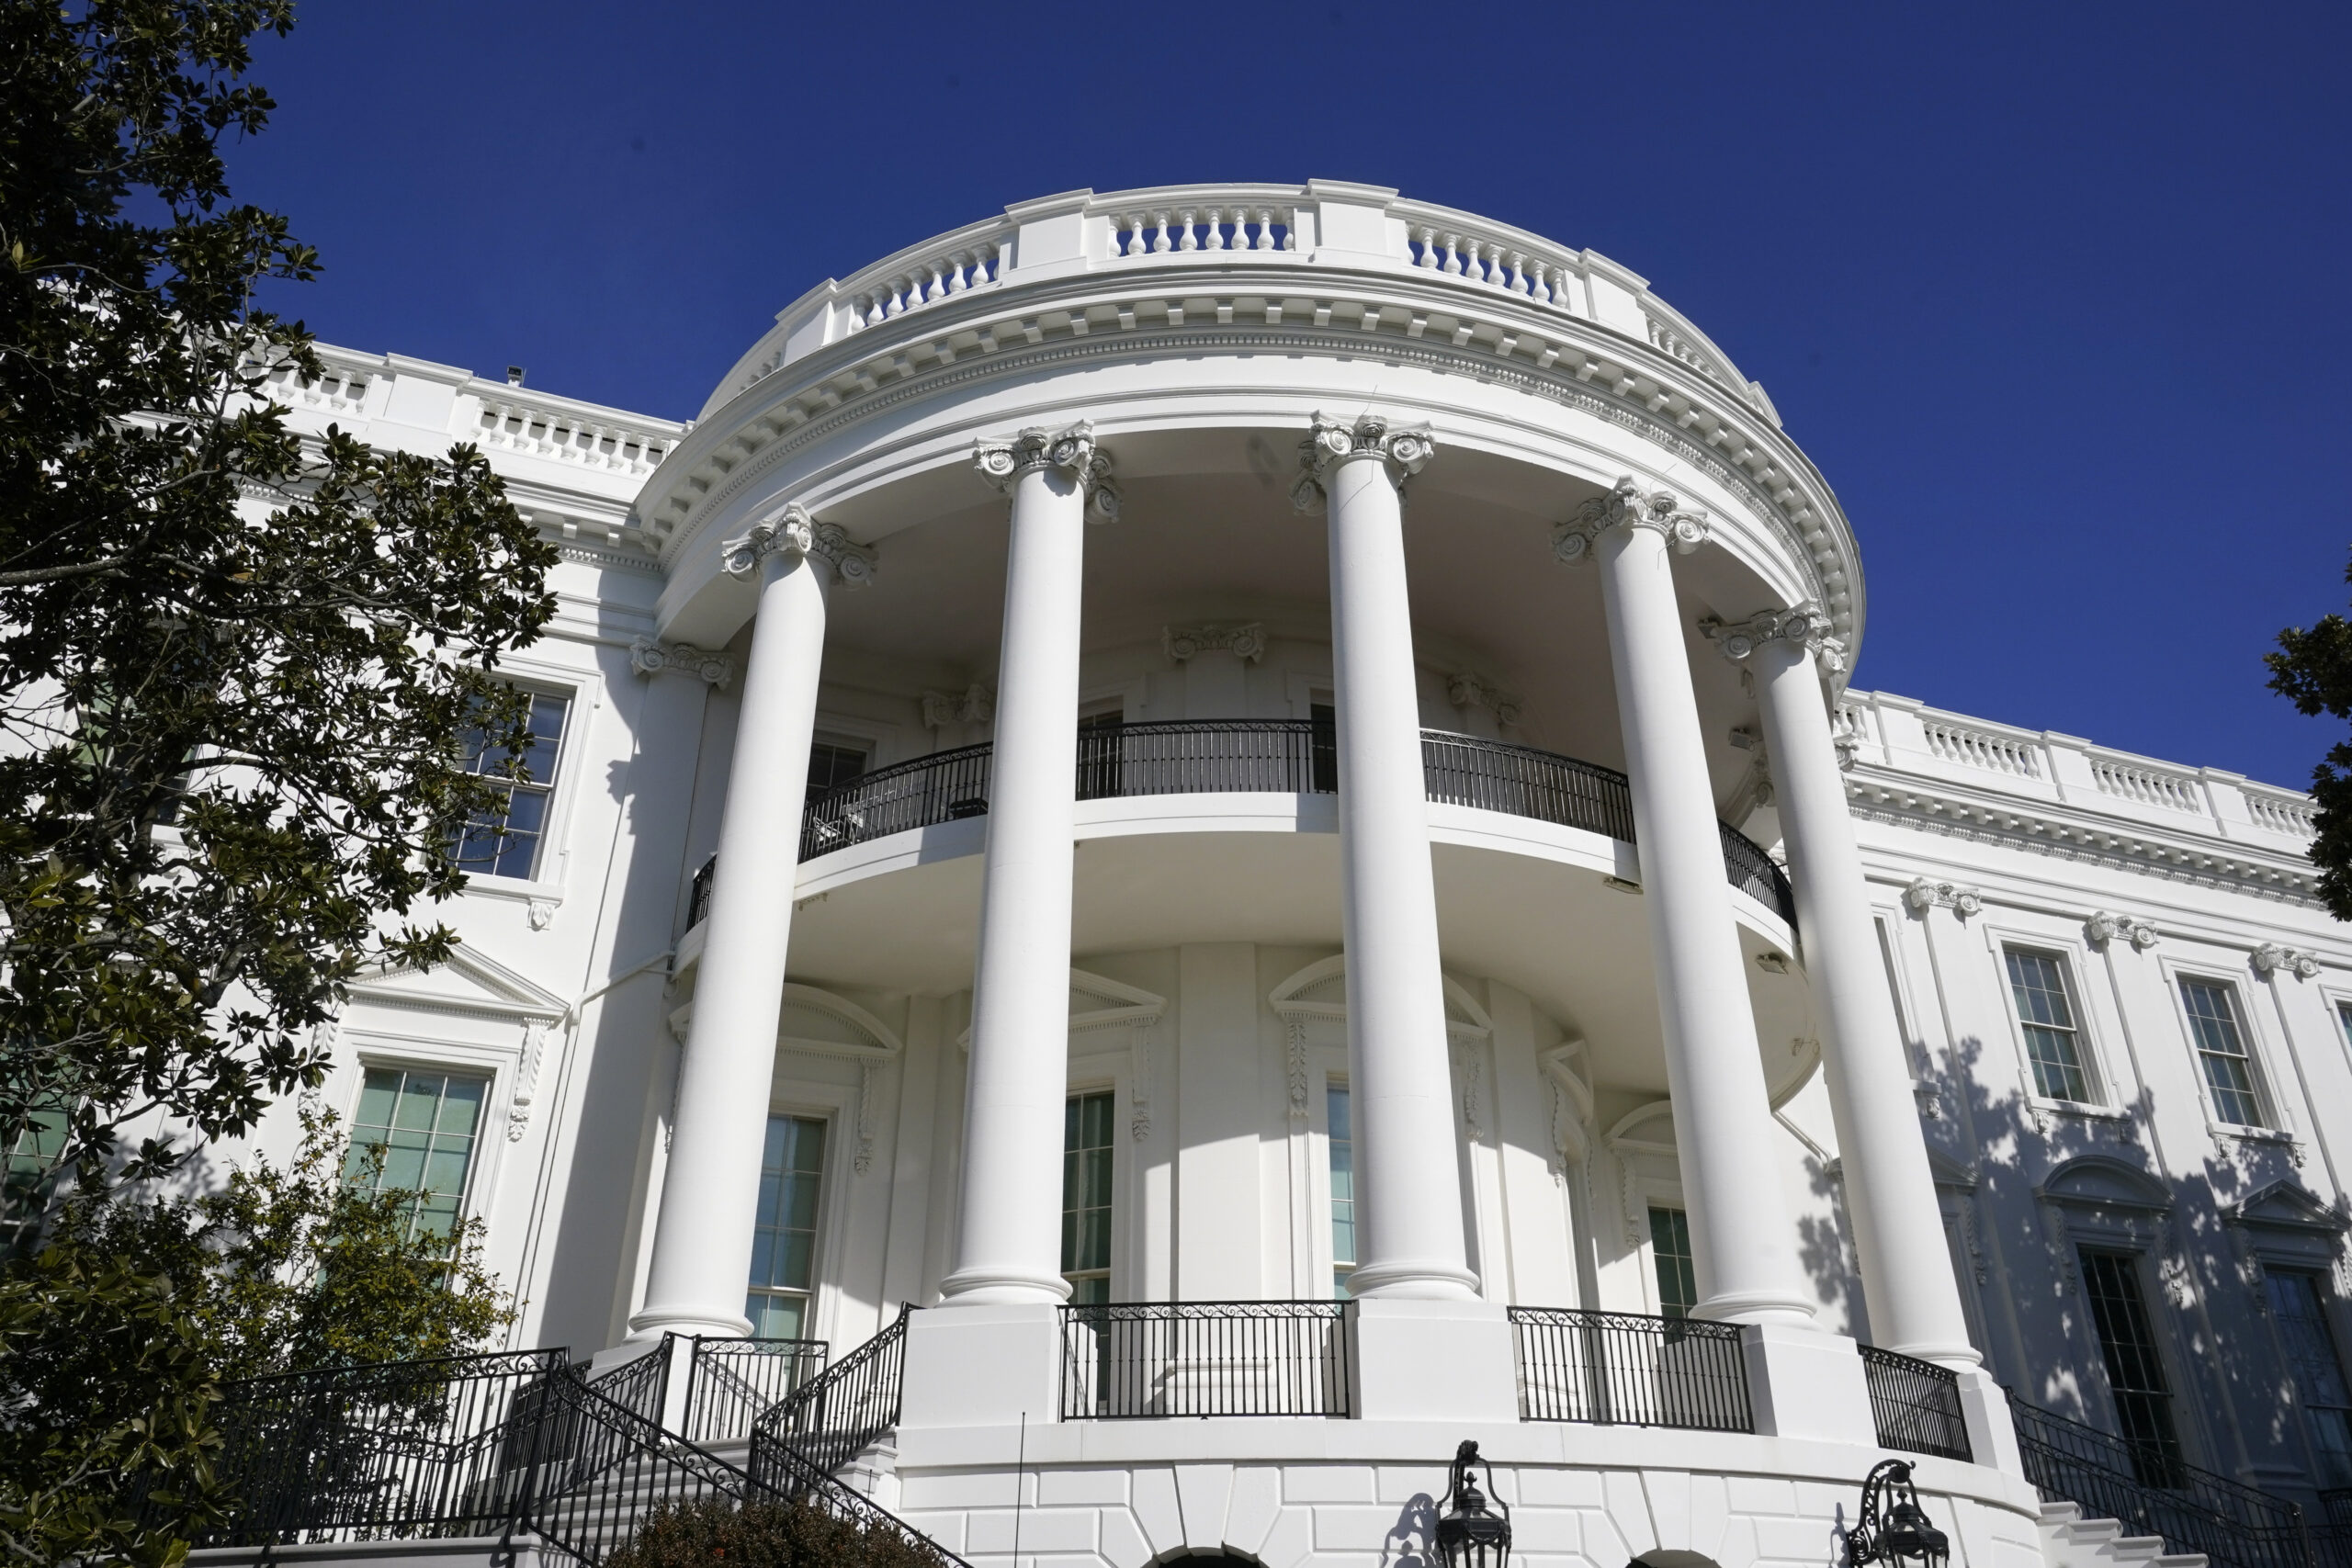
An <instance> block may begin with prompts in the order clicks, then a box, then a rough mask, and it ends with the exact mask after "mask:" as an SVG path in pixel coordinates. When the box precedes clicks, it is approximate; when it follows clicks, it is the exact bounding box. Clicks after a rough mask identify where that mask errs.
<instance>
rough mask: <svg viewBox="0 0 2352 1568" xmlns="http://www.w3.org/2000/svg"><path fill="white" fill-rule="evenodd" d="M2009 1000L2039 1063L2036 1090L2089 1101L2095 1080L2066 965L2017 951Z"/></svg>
mask: <svg viewBox="0 0 2352 1568" xmlns="http://www.w3.org/2000/svg"><path fill="white" fill-rule="evenodd" d="M2004 952H2005V954H2006V956H2007V959H2008V961H2009V995H2010V996H2011V997H2013V998H2016V1000H2017V1005H2018V1027H2019V1028H2021V1029H2023V1030H2024V1031H2025V1054H2026V1055H2027V1057H2028V1058H2029V1059H2030V1061H2031V1062H2032V1063H2033V1087H2034V1089H2035V1090H2036V1091H2037V1092H2038V1093H2040V1094H2041V1096H2042V1098H2043V1099H2045V1100H2089V1099H2090V1097H2091V1088H2090V1079H2089V1077H2088V1076H2087V1075H2086V1074H2085V1073H2084V1071H2083V1047H2082V1038H2081V1030H2080V1028H2079V1026H2078V1025H2077V1024H2076V1023H2075V1003H2074V998H2072V997H2071V996H2069V995H2068V993H2067V987H2066V964H2065V960H2064V959H2062V958H2060V957H2059V956H2058V955H2057V954H2056V953H2035V952H2032V951H2030V949H2026V948H2021V947H2012V948H2007V949H2005V950H2004Z"/></svg>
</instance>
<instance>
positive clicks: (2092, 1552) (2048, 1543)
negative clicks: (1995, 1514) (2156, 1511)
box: [2037, 1503, 2207, 1568]
mask: <svg viewBox="0 0 2352 1568" xmlns="http://www.w3.org/2000/svg"><path fill="white" fill-rule="evenodd" d="M2037 1524H2038V1527H2039V1528H2040V1529H2041V1560H2042V1561H2043V1562H2046V1563H2048V1564H2049V1565H2050V1568H2206V1562H2207V1559H2206V1556H2205V1554H2204V1553H2203V1552H2201V1551H2165V1538H2164V1537H2162V1536H2160V1535H2126V1534H2124V1533H2123V1526H2122V1525H2121V1524H2120V1523H2118V1522H2117V1521H2116V1520H2114V1519H2086V1518H2085V1517H2083V1510H2082V1508H2081V1506H2079V1505H2076V1504H2074V1503H2044V1504H2043V1505H2041V1518H2040V1520H2038V1521H2037Z"/></svg>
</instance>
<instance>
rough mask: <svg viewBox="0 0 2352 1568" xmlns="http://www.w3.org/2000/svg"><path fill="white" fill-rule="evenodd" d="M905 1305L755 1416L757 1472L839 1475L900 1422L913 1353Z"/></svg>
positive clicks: (772, 1477)
mask: <svg viewBox="0 0 2352 1568" xmlns="http://www.w3.org/2000/svg"><path fill="white" fill-rule="evenodd" d="M917 1310H918V1309H916V1308H915V1307H912V1306H908V1305H901V1306H900V1307H899V1315H898V1317H897V1318H896V1319H895V1320H893V1321H892V1323H891V1324H890V1325H889V1326H888V1328H885V1329H884V1330H882V1332H881V1333H879V1334H876V1336H875V1337H873V1338H871V1339H869V1340H867V1341H866V1342H865V1344H863V1345H860V1346H859V1347H858V1348H856V1349H854V1350H852V1351H851V1352H850V1353H849V1354H848V1355H846V1356H843V1357H842V1359H840V1360H838V1361H836V1362H834V1363H833V1364H832V1365H831V1367H829V1368H827V1369H826V1370H825V1371H822V1372H820V1373H819V1374H818V1375H817V1376H815V1377H812V1378H810V1379H809V1381H808V1382H804V1383H802V1384H801V1385H800V1386H799V1387H798V1388H796V1389H794V1390H793V1391H792V1392H791V1393H788V1394H786V1396H785V1397H784V1398H783V1399H782V1400H780V1401H778V1402H777V1403H776V1404H773V1405H771V1406H769V1407H768V1408H767V1409H766V1410H764V1411H763V1412H762V1413H761V1414H760V1416H759V1418H758V1419H757V1420H755V1421H753V1422H752V1456H751V1463H752V1474H753V1475H754V1476H756V1477H758V1478H759V1479H760V1480H761V1481H762V1482H763V1483H766V1484H768V1485H771V1486H779V1487H783V1486H789V1485H793V1484H796V1483H794V1481H793V1477H794V1476H796V1475H797V1474H799V1473H801V1472H803V1471H806V1472H810V1473H814V1474H818V1475H823V1476H827V1477H831V1475H833V1474H834V1473H835V1472H838V1471H840V1470H841V1469H842V1466H844V1465H846V1464H848V1463H849V1462H850V1461H852V1460H854V1459H855V1458H856V1457H857V1456H858V1454H859V1452H860V1451H861V1450H864V1449H865V1446H866V1445H867V1444H868V1443H871V1442H873V1441H874V1440H875V1439H876V1438H879V1437H881V1436H882V1434H884V1433H885V1432H888V1430H889V1429H890V1428H891V1427H896V1426H897V1425H898V1424H899V1394H900V1393H901V1391H902V1388H903V1385H904V1382H905V1373H906V1360H907V1319H908V1318H909V1317H910V1316H911V1315H913V1314H914V1313H915V1312H916V1311H917Z"/></svg>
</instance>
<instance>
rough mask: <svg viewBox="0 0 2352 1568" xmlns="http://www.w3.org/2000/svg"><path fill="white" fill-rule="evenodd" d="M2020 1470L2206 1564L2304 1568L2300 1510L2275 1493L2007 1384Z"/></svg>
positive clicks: (2052, 1495)
mask: <svg viewBox="0 0 2352 1568" xmlns="http://www.w3.org/2000/svg"><path fill="white" fill-rule="evenodd" d="M2009 1415H2010V1416H2011V1418H2012V1420H2013V1421H2014V1422H2015V1423H2016V1426H2017V1434H2018V1453H2019V1455H2020V1456H2021V1457H2022V1458H2023V1459H2024V1461H2025V1473H2026V1479H2027V1480H2029V1481H2030V1482H2032V1483H2033V1484H2034V1486H2035V1488H2036V1489H2037V1490H2038V1491H2040V1492H2041V1495H2043V1496H2044V1497H2046V1498H2049V1499H2052V1501H2061V1500H2063V1501H2065V1502H2071V1503H2074V1504H2076V1505H2078V1506H2080V1507H2081V1508H2082V1510H2083V1512H2084V1514H2085V1515H2086V1516H2087V1517H2098V1518H2112V1519H2115V1520H2117V1521H2119V1522H2120V1523H2121V1524H2122V1525H2123V1526H2124V1527H2125V1528H2126V1529H2129V1530H2131V1531H2132V1532H2133V1533H2134V1534H2138V1535H2155V1536H2162V1537H2163V1538H2164V1539H2165V1545H2166V1546H2167V1547H2168V1548H2169V1549H2170V1550H2172V1551H2201V1552H2203V1553H2204V1554H2205V1555H2206V1557H2207V1558H2208V1559H2210V1560H2211V1562H2212V1563H2213V1564H2214V1568H2312V1565H2313V1564H2314V1563H2315V1562H2316V1559H2315V1558H2314V1556H2313V1554H2312V1539H2311V1534H2310V1531H2309V1529H2308V1528H2307V1527H2306V1526H2305V1524H2304V1520H2303V1511H2302V1510H2301V1508H2299V1507H2297V1506H2295V1505H2294V1504H2292V1503H2290V1502H2289V1501H2287V1500H2286V1499H2285V1498H2283V1497H2278V1496H2273V1495H2271V1494H2269V1493H2267V1492H2264V1491H2262V1490H2260V1489H2259V1488H2256V1487H2253V1486H2248V1485H2245V1483H2242V1482H2236V1481H2233V1480H2231V1479H2230V1478H2229V1477H2228V1476H2226V1475H2217V1474H2215V1473H2214V1472H2211V1471H2210V1470H2199V1469H2198V1468H2197V1467H2196V1466H2195V1465H2193V1464H2188V1463H2184V1462H2183V1461H2181V1460H2180V1459H2179V1458H2178V1456H2177V1455H2176V1454H2173V1453H2171V1452H2168V1451H2164V1452H2160V1451H2157V1450H2154V1449H2153V1448H2151V1447H2150V1446H2149V1445H2146V1444H2142V1443H2133V1442H2131V1441H2128V1440H2127V1439H2125V1438H2118V1437H2116V1436H2114V1435H2112V1434H2111V1433H2108V1432H2102V1431H2100V1430H2099V1429H2098V1427H2091V1426H2086V1425H2085V1424H2084V1423H2083V1422H2080V1421H2076V1420H2074V1419H2072V1418H2070V1417H2068V1416H2061V1415H2059V1414H2058V1413H2057V1412H2056V1411H2054V1410H2045V1409H2043V1408H2042V1407H2041V1406H2040V1405H2038V1404H2028V1403H2027V1402H2026V1401H2025V1400H2022V1399H2019V1398H2018V1395H2017V1393H2016V1391H2015V1390H2010V1391H2009Z"/></svg>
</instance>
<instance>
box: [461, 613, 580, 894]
mask: <svg viewBox="0 0 2352 1568" xmlns="http://www.w3.org/2000/svg"><path fill="white" fill-rule="evenodd" d="M499 680H500V681H501V682H503V683H504V684H506V685H509V686H513V687H515V688H516V689H517V690H519V691H525V692H529V693H531V694H533V695H535V696H542V697H561V698H563V699H564V701H565V704H566V706H565V709H564V716H563V737H562V739H560V740H559V741H557V743H556V750H555V785H554V787H553V788H551V789H550V790H548V822H547V827H546V828H545V829H542V830H541V832H540V834H539V863H538V864H537V866H536V867H534V868H533V871H534V874H532V875H530V876H527V877H525V876H498V875H493V874H491V873H488V872H468V873H467V874H466V891H465V895H464V896H465V897H469V898H471V897H483V898H505V899H521V900H526V901H531V900H537V901H541V902H547V903H553V904H560V903H562V902H563V896H564V889H565V886H566V885H567V883H568V882H569V881H570V872H571V817H572V811H573V808H574V803H575V802H576V801H577V800H578V798H579V795H580V775H581V774H582V773H585V772H586V771H587V768H586V765H585V763H584V762H583V761H582V757H581V749H582V737H583V736H584V735H585V734H586V733H587V731H588V727H589V725H590V723H591V722H592V721H593V720H594V718H595V716H597V715H598V714H599V713H601V712H602V711H603V709H604V705H605V688H604V682H602V681H601V680H599V679H598V678H597V676H596V674H595V673H594V671H582V670H574V669H571V668H568V667H566V666H563V665H560V664H548V663H543V662H540V661H538V660H520V659H511V660H502V661H501V663H500V665H499Z"/></svg>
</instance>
